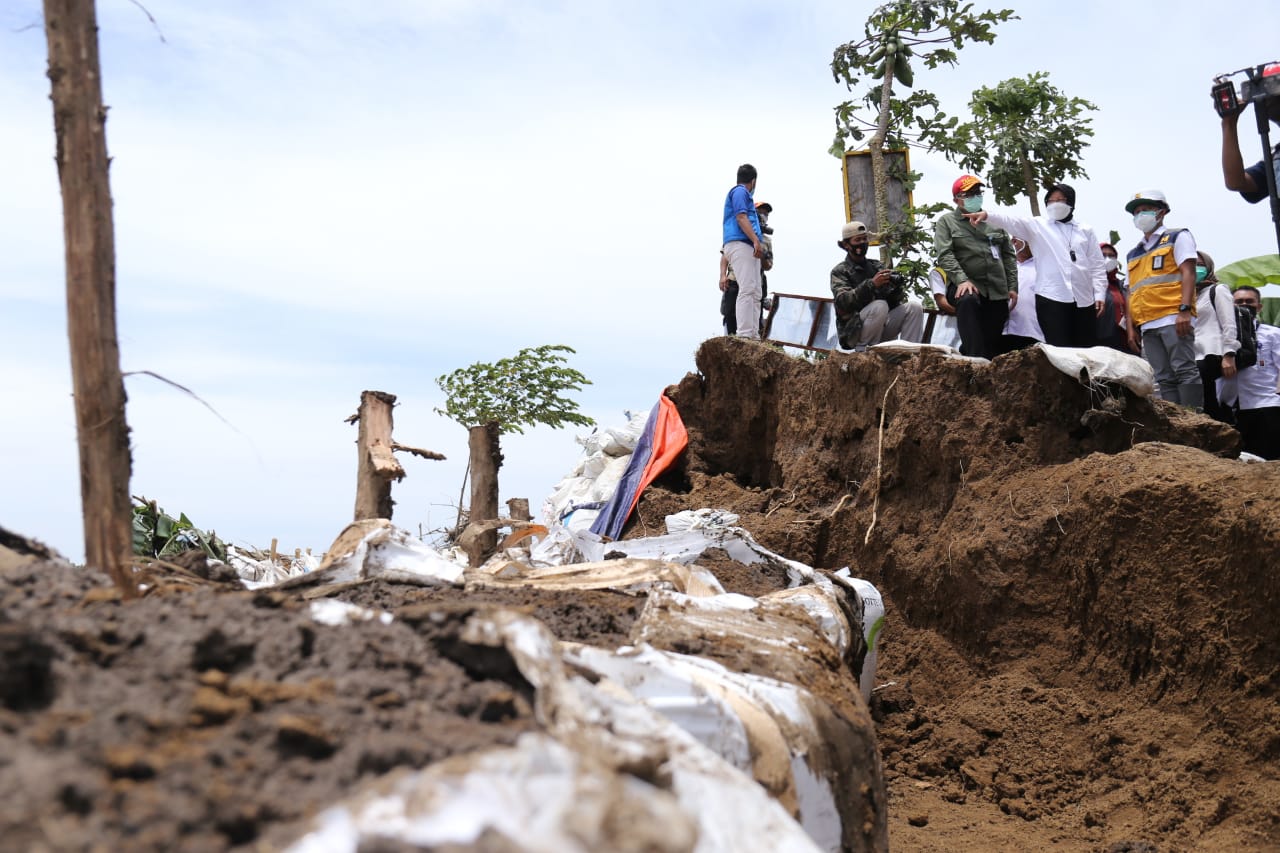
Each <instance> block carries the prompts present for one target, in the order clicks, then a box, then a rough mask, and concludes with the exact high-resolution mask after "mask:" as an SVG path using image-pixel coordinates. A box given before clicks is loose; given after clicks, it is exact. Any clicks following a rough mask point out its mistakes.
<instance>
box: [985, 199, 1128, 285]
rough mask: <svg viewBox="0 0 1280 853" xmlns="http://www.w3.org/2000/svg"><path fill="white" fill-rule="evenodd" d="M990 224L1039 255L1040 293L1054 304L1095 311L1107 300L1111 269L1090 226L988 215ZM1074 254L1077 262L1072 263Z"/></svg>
mask: <svg viewBox="0 0 1280 853" xmlns="http://www.w3.org/2000/svg"><path fill="white" fill-rule="evenodd" d="M987 222H989V223H990V224H991V225H993V226H995V227H996V228H1003V229H1004V230H1006V231H1008V232H1009V233H1010V234H1012V235H1013V236H1014V237H1017V238H1018V239H1020V240H1023V241H1025V242H1026V244H1027V245H1028V246H1030V247H1031V253H1032V254H1033V255H1035V262H1036V293H1037V294H1039V295H1040V296H1043V297H1044V298H1045V299H1052V300H1053V301H1054V302H1073V303H1075V304H1076V305H1078V306H1080V307H1081V308H1085V307H1088V308H1092V307H1093V304H1094V303H1095V302H1102V301H1103V300H1105V299H1106V298H1107V268H1106V263H1105V261H1104V260H1103V257H1102V248H1101V247H1100V246H1099V245H1098V236H1097V235H1096V234H1094V233H1093V229H1092V228H1090V227H1089V226H1088V225H1085V224H1083V223H1080V222H1076V221H1075V218H1074V217H1072V220H1071V221H1070V222H1059V221H1057V220H1056V219H1050V218H1049V217H1047V216H1037V217H1035V218H1031V217H1027V216H1014V215H1013V214H1011V213H1000V212H998V211H994V210H992V211H988V212H987ZM1072 252H1074V253H1075V256H1076V259H1075V260H1074V261H1073V260H1071V253H1072Z"/></svg>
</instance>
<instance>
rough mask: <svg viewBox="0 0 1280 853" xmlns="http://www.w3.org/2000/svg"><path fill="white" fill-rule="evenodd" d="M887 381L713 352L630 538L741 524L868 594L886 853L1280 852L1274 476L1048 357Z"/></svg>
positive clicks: (869, 363) (1272, 468)
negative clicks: (654, 529)
mask: <svg viewBox="0 0 1280 853" xmlns="http://www.w3.org/2000/svg"><path fill="white" fill-rule="evenodd" d="M890 362H891V360H890V359H885V358H882V357H879V356H875V355H851V356H834V357H831V358H828V359H826V360H824V361H821V362H819V363H817V364H811V363H809V362H807V361H805V360H803V359H798V358H794V357H790V356H787V355H784V354H782V353H780V352H777V351H775V350H773V349H771V348H769V347H765V346H760V345H758V344H751V343H746V342H742V341H736V340H732V339H716V340H712V341H708V342H707V343H706V344H704V345H703V347H702V349H701V350H700V351H699V353H698V369H699V374H698V375H690V376H689V377H687V378H686V379H685V380H684V381H683V382H682V383H681V384H680V385H679V386H678V387H676V388H674V389H672V391H671V392H670V393H671V395H672V397H673V398H674V399H675V401H676V403H677V405H678V407H679V409H680V412H681V415H682V417H683V418H684V420H685V425H686V426H687V427H688V429H689V434H690V449H691V451H690V452H689V453H688V454H687V455H686V457H685V459H684V461H683V465H681V467H680V468H679V469H678V470H675V471H673V472H671V473H669V474H668V475H666V476H665V477H664V478H663V479H662V480H661V481H660V483H659V488H656V489H653V490H651V491H650V492H649V493H646V495H645V496H643V497H642V498H641V501H640V504H639V518H638V519H637V520H636V521H634V522H633V527H640V526H641V525H643V524H645V523H646V522H647V523H648V524H650V525H652V524H653V523H654V520H655V519H656V520H657V521H658V523H660V520H661V517H662V516H663V515H665V514H667V513H670V512H672V511H674V510H676V509H683V508H695V507H701V506H710V507H715V508H723V509H729V510H732V511H734V512H737V513H739V514H741V516H742V526H743V527H745V528H747V529H748V530H750V531H751V532H752V534H753V535H754V536H755V538H756V539H757V540H759V541H760V542H761V543H762V544H764V545H765V546H766V547H769V548H771V549H773V550H774V551H777V552H778V553H781V554H785V555H786V556H788V557H791V558H793V559H797V560H802V561H805V562H809V563H810V564H811V565H814V566H815V567H818V568H827V569H835V568H839V567H841V566H844V565H850V566H852V567H853V570H854V573H855V574H857V575H859V576H862V577H865V578H867V579H869V580H871V581H872V582H873V583H875V584H876V585H877V586H878V587H879V589H880V590H881V592H882V593H883V594H884V595H885V598H886V601H887V604H888V619H887V620H886V627H885V630H884V633H883V634H882V635H881V645H880V669H879V678H878V682H879V683H880V685H881V687H880V688H879V689H878V690H877V693H876V696H875V700H874V701H873V707H872V710H873V713H874V715H875V717H876V719H877V722H878V736H879V739H880V747H881V753H882V757H883V760H884V766H885V769H886V777H887V781H888V788H889V809H890V814H889V819H890V822H889V826H890V842H891V845H892V847H893V848H894V849H896V850H921V851H988V850H1031V849H1054V850H1068V851H1076V850H1078V851H1103V850H1112V849H1114V850H1117V851H1119V850H1140V849H1155V850H1160V851H1168V850H1259V851H1260V850H1275V849H1280V766H1278V765H1277V758H1280V706H1277V703H1276V693H1277V687H1278V686H1280V628H1278V627H1277V626H1278V625H1280V622H1278V621H1277V620H1276V618H1275V615H1274V614H1275V612H1276V608H1277V605H1278V604H1280V577H1278V576H1277V573H1276V568H1277V567H1278V566H1280V563H1278V562H1277V558H1276V556H1275V555H1276V554H1277V553H1280V463H1266V464H1254V465H1246V464H1243V463H1240V462H1237V461H1234V460H1233V459H1228V458H1222V456H1218V455H1214V454H1215V453H1217V454H1222V455H1223V456H1230V455H1233V454H1234V453H1235V452H1237V451H1238V449H1239V444H1238V439H1237V438H1236V436H1235V434H1234V433H1233V432H1231V431H1229V430H1227V429H1225V428H1223V427H1221V426H1219V425H1217V424H1215V423H1214V422H1212V421H1210V420H1209V419H1207V418H1203V417H1200V416H1196V415H1190V414H1186V413H1184V412H1182V411H1181V410H1179V409H1177V408H1176V407H1173V406H1170V405H1168V404H1165V403H1162V402H1158V401H1157V402H1151V401H1148V400H1145V399H1140V398H1137V397H1135V396H1134V395H1132V394H1131V393H1130V392H1128V391H1126V390H1123V389H1117V388H1094V389H1090V388H1087V387H1085V386H1083V385H1081V384H1079V383H1078V382H1076V381H1075V380H1074V379H1072V378H1070V377H1067V376H1064V375H1062V374H1061V373H1059V372H1058V371H1056V370H1054V369H1053V368H1052V367H1051V366H1049V365H1048V363H1047V360H1046V359H1045V358H1044V357H1043V355H1042V354H1041V353H1039V352H1038V351H1024V352H1021V353H1014V354H1011V355H1009V356H1005V357H1002V358H1000V359H997V360H996V361H995V362H994V363H992V364H990V365H976V364H973V363H968V362H959V361H955V360H948V359H944V358H942V357H941V356H939V355H936V354H923V355H921V356H918V357H914V358H909V359H906V360H902V361H900V362H899V363H897V364H893V363H890ZM890 386H892V388H891V387H890ZM886 392H887V395H886ZM882 407H883V413H884V426H883V433H882V432H881V425H880V416H881V409H882ZM1206 451H1209V452H1206ZM877 484H878V485H879V488H878V490H877ZM873 520H874V524H873ZM868 528H871V530H870V535H869V537H868Z"/></svg>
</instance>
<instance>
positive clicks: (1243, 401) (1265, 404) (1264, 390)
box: [1218, 323, 1280, 409]
mask: <svg viewBox="0 0 1280 853" xmlns="http://www.w3.org/2000/svg"><path fill="white" fill-rule="evenodd" d="M1255 328H1256V330H1257V335H1258V363H1257V364H1255V365H1253V366H1252V367H1242V368H1240V371H1239V372H1238V373H1237V374H1236V375H1235V378H1234V379H1219V380H1218V399H1219V400H1221V401H1222V402H1223V403H1225V404H1227V405H1228V406H1230V405H1231V404H1233V403H1235V402H1236V401H1237V400H1239V401H1240V408H1241V409H1267V408H1270V407H1272V406H1280V328H1276V327H1275V326H1268V325H1267V324H1266V323H1258V324H1257V326H1256V327H1255Z"/></svg>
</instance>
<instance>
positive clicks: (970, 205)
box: [964, 193, 982, 213]
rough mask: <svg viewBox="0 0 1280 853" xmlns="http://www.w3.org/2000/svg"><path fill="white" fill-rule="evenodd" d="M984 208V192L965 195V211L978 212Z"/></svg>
mask: <svg viewBox="0 0 1280 853" xmlns="http://www.w3.org/2000/svg"><path fill="white" fill-rule="evenodd" d="M979 210H982V194H981V193H979V194H978V195H968V196H965V197H964V212H965V213H977V212H978V211H979Z"/></svg>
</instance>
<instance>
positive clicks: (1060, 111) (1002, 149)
mask: <svg viewBox="0 0 1280 853" xmlns="http://www.w3.org/2000/svg"><path fill="white" fill-rule="evenodd" d="M1097 108H1098V107H1097V105H1096V104H1093V103H1090V102H1089V101H1086V100H1084V99H1083V98H1068V97H1067V96H1066V95H1064V94H1063V93H1062V92H1061V91H1060V90H1059V89H1058V88H1057V87H1056V86H1054V85H1053V84H1051V83H1050V82H1049V75H1048V74H1047V73H1045V72H1043V71H1037V72H1036V73H1034V74H1029V75H1027V76H1026V77H1025V78H1024V77H1012V78H1010V79H1008V80H1004V81H1002V82H1000V83H998V84H996V86H995V87H994V88H992V87H987V86H983V87H982V88H980V89H976V90H974V93H973V98H972V100H970V101H969V109H970V111H971V112H972V113H973V122H972V123H971V124H970V125H969V126H968V127H967V128H965V130H964V131H962V132H963V133H964V134H965V135H967V136H969V137H971V138H974V139H981V140H983V142H984V143H985V144H984V145H982V146H975V147H973V148H972V150H971V151H970V153H969V155H968V156H967V157H966V158H965V159H963V160H962V161H961V165H962V166H964V167H965V168H966V169H969V170H970V171H973V172H981V171H983V170H984V169H985V168H986V166H987V164H988V163H990V164H991V169H990V171H988V172H987V185H988V186H990V187H991V190H992V192H993V193H994V195H995V197H996V201H998V202H1000V203H1001V204H1008V205H1011V204H1014V203H1015V201H1016V200H1017V197H1018V196H1019V195H1025V196H1026V197H1027V198H1029V199H1030V200H1031V212H1032V213H1033V214H1034V215H1036V216H1039V215H1040V203H1039V199H1038V198H1037V196H1038V195H1039V188H1040V186H1041V185H1042V184H1045V183H1053V182H1056V181H1059V180H1062V179H1063V178H1086V177H1088V174H1087V173H1086V172H1085V170H1084V169H1083V168H1082V167H1081V166H1080V156H1081V153H1082V152H1083V151H1084V149H1085V148H1086V147H1087V146H1088V145H1089V141H1088V140H1089V137H1091V136H1093V128H1092V127H1091V125H1092V124H1093V119H1092V118H1091V117H1090V116H1089V113H1090V112H1092V111H1094V110H1096V109H1097Z"/></svg>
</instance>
